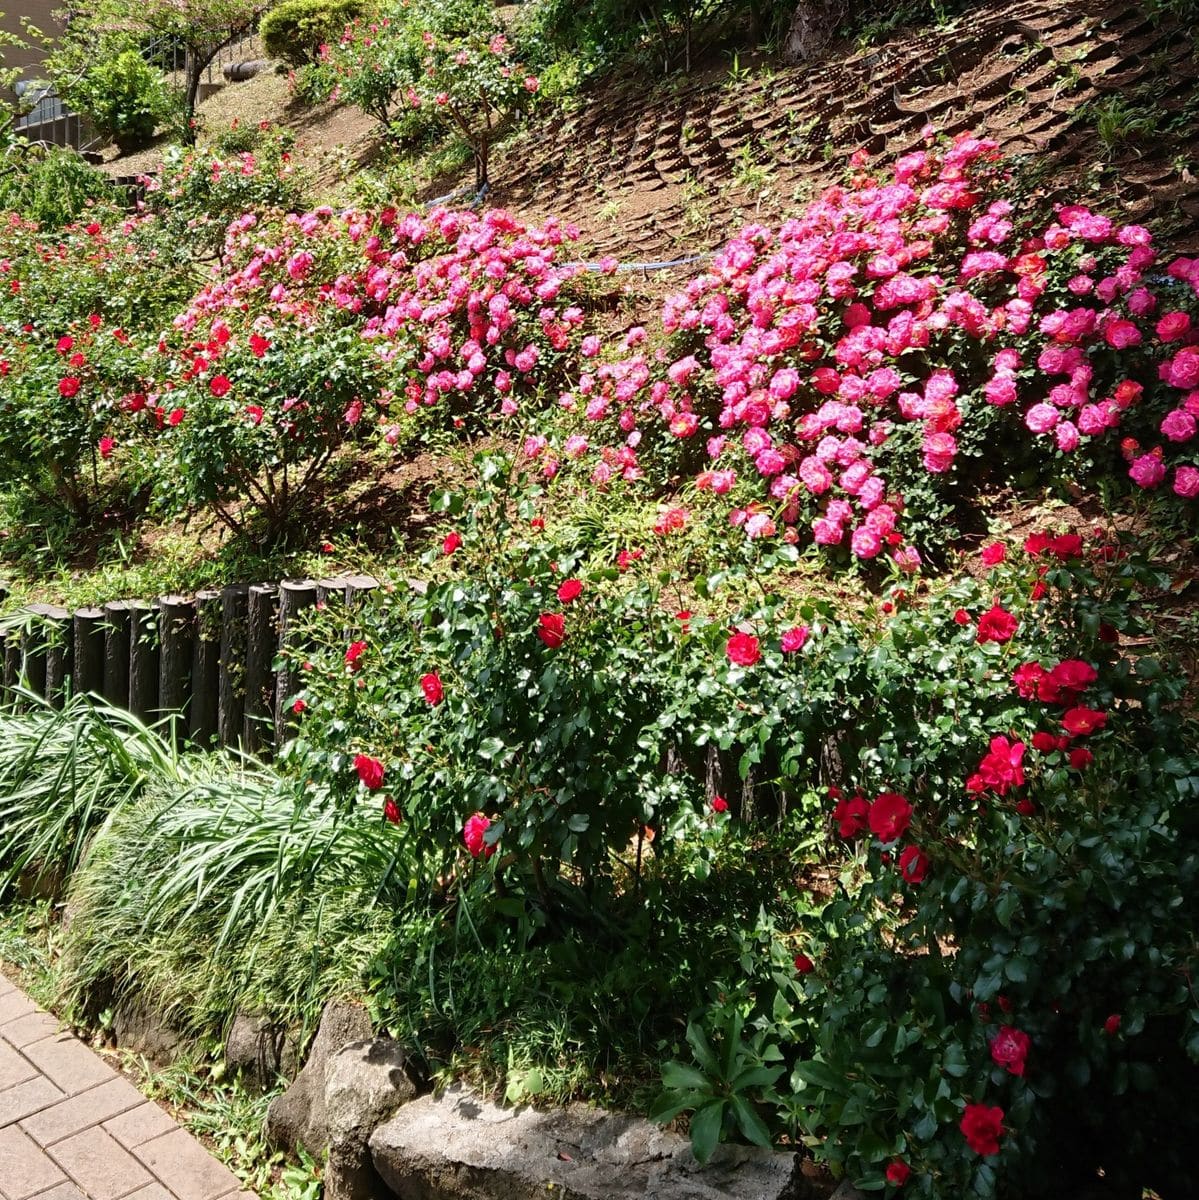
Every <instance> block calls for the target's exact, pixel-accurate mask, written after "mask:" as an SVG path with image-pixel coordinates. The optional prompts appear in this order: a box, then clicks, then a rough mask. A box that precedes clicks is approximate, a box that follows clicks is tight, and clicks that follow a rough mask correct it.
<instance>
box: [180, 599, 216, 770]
mask: <svg viewBox="0 0 1199 1200" xmlns="http://www.w3.org/2000/svg"><path fill="white" fill-rule="evenodd" d="M220 660H221V593H220V592H219V591H202V592H197V593H196V638H195V644H194V647H193V649H192V671H191V713H190V716H189V720H188V733H189V734H190V735H191V740H192V741H193V742H194V743H195V744H196V745H197V746H203V747H204V748H205V749H208V748H210V747H211V746H212V743H213V741H214V740H215V738H216V724H217V706H218V699H219V693H220Z"/></svg>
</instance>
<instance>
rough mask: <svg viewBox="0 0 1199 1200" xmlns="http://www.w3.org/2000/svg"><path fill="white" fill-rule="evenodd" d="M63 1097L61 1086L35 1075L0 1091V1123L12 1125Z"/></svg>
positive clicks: (64, 1096)
mask: <svg viewBox="0 0 1199 1200" xmlns="http://www.w3.org/2000/svg"><path fill="white" fill-rule="evenodd" d="M65 1098H66V1093H65V1092H64V1091H63V1090H62V1089H61V1088H56V1087H55V1086H54V1084H52V1083H51V1082H50V1080H48V1079H47V1078H46V1077H45V1076H44V1075H37V1076H35V1077H34V1078H33V1079H28V1080H26V1081H25V1082H24V1083H18V1084H17V1086H16V1087H11V1088H9V1089H8V1091H6V1092H0V1125H12V1124H13V1123H14V1122H16V1121H20V1120H23V1119H24V1118H25V1117H28V1116H32V1115H33V1114H34V1113H35V1112H38V1111H39V1110H40V1109H43V1108H49V1107H50V1105H51V1104H57V1103H58V1102H59V1101H60V1100H63V1099H65ZM2 1182H3V1181H2V1180H0V1183H2Z"/></svg>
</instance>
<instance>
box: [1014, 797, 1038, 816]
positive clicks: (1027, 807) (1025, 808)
mask: <svg viewBox="0 0 1199 1200" xmlns="http://www.w3.org/2000/svg"><path fill="white" fill-rule="evenodd" d="M1016 811H1017V812H1018V813H1019V814H1020V815H1021V816H1022V817H1031V816H1032V815H1033V813H1035V812H1036V811H1037V806H1036V805H1035V804H1034V803H1033V802H1032V801H1031V800H1029V799H1028V798H1027V797H1026V798H1025V799H1023V800H1021V801H1020V802H1019V803H1018V804H1017V805H1016Z"/></svg>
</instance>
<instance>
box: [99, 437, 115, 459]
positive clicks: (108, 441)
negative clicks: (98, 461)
mask: <svg viewBox="0 0 1199 1200" xmlns="http://www.w3.org/2000/svg"><path fill="white" fill-rule="evenodd" d="M115 446H116V442H115V441H114V440H113V439H112V438H110V437H102V438H101V439H100V443H99V448H100V457H101V458H112V452H113V448H114V447H115Z"/></svg>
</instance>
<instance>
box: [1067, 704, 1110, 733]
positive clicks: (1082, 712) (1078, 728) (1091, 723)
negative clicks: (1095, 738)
mask: <svg viewBox="0 0 1199 1200" xmlns="http://www.w3.org/2000/svg"><path fill="white" fill-rule="evenodd" d="M1106 724H1107V713H1105V712H1101V711H1100V710H1099V709H1097V708H1087V707H1085V706H1084V705H1079V706H1078V708H1071V709H1069V710H1068V711H1067V712H1066V715H1065V716H1064V717H1063V718H1062V728H1063V729H1064V730H1065V731H1066V732H1067V733H1068V734H1070V735H1071V737H1082V736H1083V735H1084V734H1088V733H1094V732H1095V731H1096V730H1098V729H1102V728H1103V727H1104V726H1105V725H1106Z"/></svg>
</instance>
